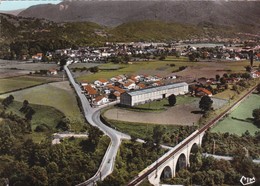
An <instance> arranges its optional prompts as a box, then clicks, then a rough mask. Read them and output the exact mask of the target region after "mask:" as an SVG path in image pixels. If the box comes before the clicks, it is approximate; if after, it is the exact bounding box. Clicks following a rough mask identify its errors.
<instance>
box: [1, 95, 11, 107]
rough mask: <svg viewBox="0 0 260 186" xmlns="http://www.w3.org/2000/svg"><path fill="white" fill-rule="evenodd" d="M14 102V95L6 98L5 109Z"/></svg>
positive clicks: (3, 103)
mask: <svg viewBox="0 0 260 186" xmlns="http://www.w3.org/2000/svg"><path fill="white" fill-rule="evenodd" d="M13 101H14V96H13V95H9V96H8V97H6V98H5V99H4V100H3V101H2V105H4V106H5V107H8V105H10V104H11V103H13Z"/></svg>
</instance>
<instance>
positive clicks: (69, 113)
mask: <svg viewBox="0 0 260 186" xmlns="http://www.w3.org/2000/svg"><path fill="white" fill-rule="evenodd" d="M8 95H9V94H4V95H1V96H0V98H5V97H7V96H8ZM12 95H13V96H14V99H15V100H16V101H19V102H23V101H24V100H28V101H29V103H32V104H38V105H45V106H51V107H54V108H55V109H57V110H59V111H60V112H62V113H63V114H64V115H65V116H66V117H68V118H69V119H70V121H71V123H72V124H71V126H72V131H79V130H80V129H81V128H82V125H83V123H84V119H83V116H82V115H81V113H80V110H79V107H78V104H77V100H76V95H75V94H74V92H73V90H72V89H71V87H70V85H69V83H68V82H56V83H50V84H45V85H41V86H37V87H33V88H28V89H24V90H21V91H17V92H13V93H12ZM49 117H53V115H52V114H51V113H49V114H43V115H42V119H43V120H44V119H45V118H49Z"/></svg>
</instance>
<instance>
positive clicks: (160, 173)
mask: <svg viewBox="0 0 260 186" xmlns="http://www.w3.org/2000/svg"><path fill="white" fill-rule="evenodd" d="M256 86H257V85H256ZM256 86H254V87H253V88H252V89H251V90H249V91H248V92H247V94H245V95H244V96H242V97H241V98H240V99H239V100H238V101H236V102H235V103H233V104H232V105H230V106H229V107H228V108H227V109H226V110H225V111H223V112H222V113H221V114H220V115H218V116H216V117H215V118H214V119H212V120H211V121H209V122H208V123H207V124H206V125H204V126H202V127H201V128H200V129H198V130H196V131H194V132H193V133H192V134H191V135H190V136H188V137H187V138H186V139H185V140H183V141H182V142H180V143H179V144H178V145H176V146H175V147H174V148H172V149H171V150H170V151H168V152H167V153H166V154H164V155H163V156H162V157H160V158H159V159H158V160H156V161H155V162H154V163H153V164H151V165H150V166H148V167H147V168H145V169H144V170H143V171H141V172H140V173H139V174H138V176H136V177H135V178H134V179H133V180H132V181H131V182H130V183H128V186H135V185H138V184H140V183H141V182H142V181H143V180H144V179H148V181H149V182H150V183H151V184H153V185H155V186H157V185H159V183H160V180H161V178H173V177H174V176H175V174H176V172H178V171H179V170H180V169H182V168H185V167H188V166H189V164H190V161H189V158H190V155H191V154H192V153H193V152H195V151H196V148H198V146H201V144H202V138H203V136H204V134H205V132H206V131H207V130H208V129H209V128H211V127H212V126H213V125H214V124H215V123H217V122H218V121H219V120H220V119H222V118H223V117H224V116H225V115H226V114H227V113H229V112H231V111H232V110H234V109H235V108H236V107H237V106H238V105H239V104H240V103H241V102H242V101H243V100H244V99H245V98H246V97H247V96H248V95H250V94H251V93H252V92H253V91H254V90H255V88H256Z"/></svg>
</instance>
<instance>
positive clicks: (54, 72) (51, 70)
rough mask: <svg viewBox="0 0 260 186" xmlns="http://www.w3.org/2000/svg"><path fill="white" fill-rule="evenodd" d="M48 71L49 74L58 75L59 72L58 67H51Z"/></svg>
mask: <svg viewBox="0 0 260 186" xmlns="http://www.w3.org/2000/svg"><path fill="white" fill-rule="evenodd" d="M47 73H48V75H57V74H58V72H57V70H56V69H49V70H48V72H47Z"/></svg>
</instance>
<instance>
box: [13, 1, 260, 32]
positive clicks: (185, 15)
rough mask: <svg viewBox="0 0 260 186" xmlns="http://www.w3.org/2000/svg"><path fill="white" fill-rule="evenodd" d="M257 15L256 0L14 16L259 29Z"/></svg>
mask: <svg viewBox="0 0 260 186" xmlns="http://www.w3.org/2000/svg"><path fill="white" fill-rule="evenodd" d="M249 10H250V11H249ZM259 12H260V2H256V1H247V2H243V1H238V2H231V1H227V2H226V1H225V2H222V1H221V2H214V1H191V2H187V1H184V2H183V1H161V2H159V1H72V2H69V1H64V2H61V3H59V4H57V5H52V4H47V5H36V6H32V7H30V8H28V9H26V10H24V11H22V12H21V13H20V14H18V15H19V16H24V17H37V18H45V19H49V20H52V21H55V22H74V21H90V22H95V23H97V24H100V25H105V26H110V27H115V26H118V25H120V24H123V23H127V22H131V21H141V20H161V21H166V22H179V23H188V24H199V23H201V22H209V23H214V24H218V25H229V26H230V25H242V24H244V25H253V26H255V27H257V28H259V27H260V14H259Z"/></svg>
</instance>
